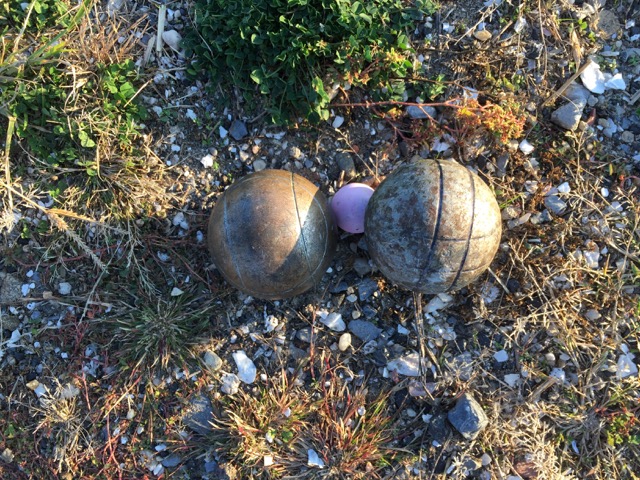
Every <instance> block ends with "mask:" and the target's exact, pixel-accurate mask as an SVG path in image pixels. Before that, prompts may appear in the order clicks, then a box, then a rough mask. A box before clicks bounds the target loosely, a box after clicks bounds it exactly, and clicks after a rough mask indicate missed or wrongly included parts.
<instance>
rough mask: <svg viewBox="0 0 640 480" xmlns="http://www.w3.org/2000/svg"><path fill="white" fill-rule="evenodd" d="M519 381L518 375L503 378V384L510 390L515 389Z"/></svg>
mask: <svg viewBox="0 0 640 480" xmlns="http://www.w3.org/2000/svg"><path fill="white" fill-rule="evenodd" d="M519 381H520V374H519V373H509V374H507V375H505V376H504V383H506V384H507V385H509V386H510V387H511V388H513V387H515V386H516V385H517V384H518V382H519Z"/></svg>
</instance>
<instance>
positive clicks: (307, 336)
mask: <svg viewBox="0 0 640 480" xmlns="http://www.w3.org/2000/svg"><path fill="white" fill-rule="evenodd" d="M296 338H297V339H298V340H300V341H302V342H305V343H311V327H304V328H301V329H300V330H298V331H297V332H296Z"/></svg>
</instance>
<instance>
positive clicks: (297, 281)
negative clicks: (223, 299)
mask: <svg viewBox="0 0 640 480" xmlns="http://www.w3.org/2000/svg"><path fill="white" fill-rule="evenodd" d="M336 241H337V240H336V233H335V227H334V225H333V218H332V216H331V214H330V211H329V208H328V204H327V201H326V199H325V197H324V195H323V194H322V192H320V190H319V189H318V187H316V186H315V185H314V184H313V183H311V182H309V181H308V180H306V179H305V178H303V177H301V176H299V175H296V174H293V173H291V172H287V171H284V170H264V171H261V172H257V173H253V174H250V175H248V176H246V177H244V178H242V179H241V180H239V181H237V182H236V183H234V184H233V185H232V186H231V187H229V188H228V189H227V190H226V191H225V193H224V194H223V195H222V197H221V198H220V199H218V202H217V203H216V205H215V207H214V209H213V211H212V213H211V217H210V220H209V229H208V245H209V251H210V253H211V256H212V258H213V261H214V263H215V265H216V267H217V268H218V270H219V271H220V272H221V273H222V275H223V276H224V278H225V279H226V280H227V281H228V282H229V283H231V284H232V285H233V286H235V287H236V288H238V289H240V290H242V291H244V292H246V293H248V294H250V295H252V296H255V297H257V298H263V299H269V300H275V299H280V298H287V297H292V296H294V295H298V294H300V293H303V292H305V291H307V290H309V289H310V288H312V287H313V286H314V285H316V284H317V283H318V281H319V280H320V279H321V278H322V275H323V273H324V272H325V271H326V269H327V267H328V266H329V264H330V263H331V260H332V259H333V255H334V253H335V248H336Z"/></svg>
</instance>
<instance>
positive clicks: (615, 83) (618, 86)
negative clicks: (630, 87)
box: [604, 73, 627, 90]
mask: <svg viewBox="0 0 640 480" xmlns="http://www.w3.org/2000/svg"><path fill="white" fill-rule="evenodd" d="M604 88H606V89H607V90H625V89H626V88H627V84H626V83H625V81H624V78H622V74H621V73H616V74H615V75H614V76H612V77H611V78H608V79H606V80H605V82H604Z"/></svg>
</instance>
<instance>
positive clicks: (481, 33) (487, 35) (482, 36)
mask: <svg viewBox="0 0 640 480" xmlns="http://www.w3.org/2000/svg"><path fill="white" fill-rule="evenodd" d="M473 36H474V37H475V38H476V39H477V40H480V41H481V42H486V41H488V40H491V37H492V35H491V32H490V31H488V30H475V31H474V32H473Z"/></svg>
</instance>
